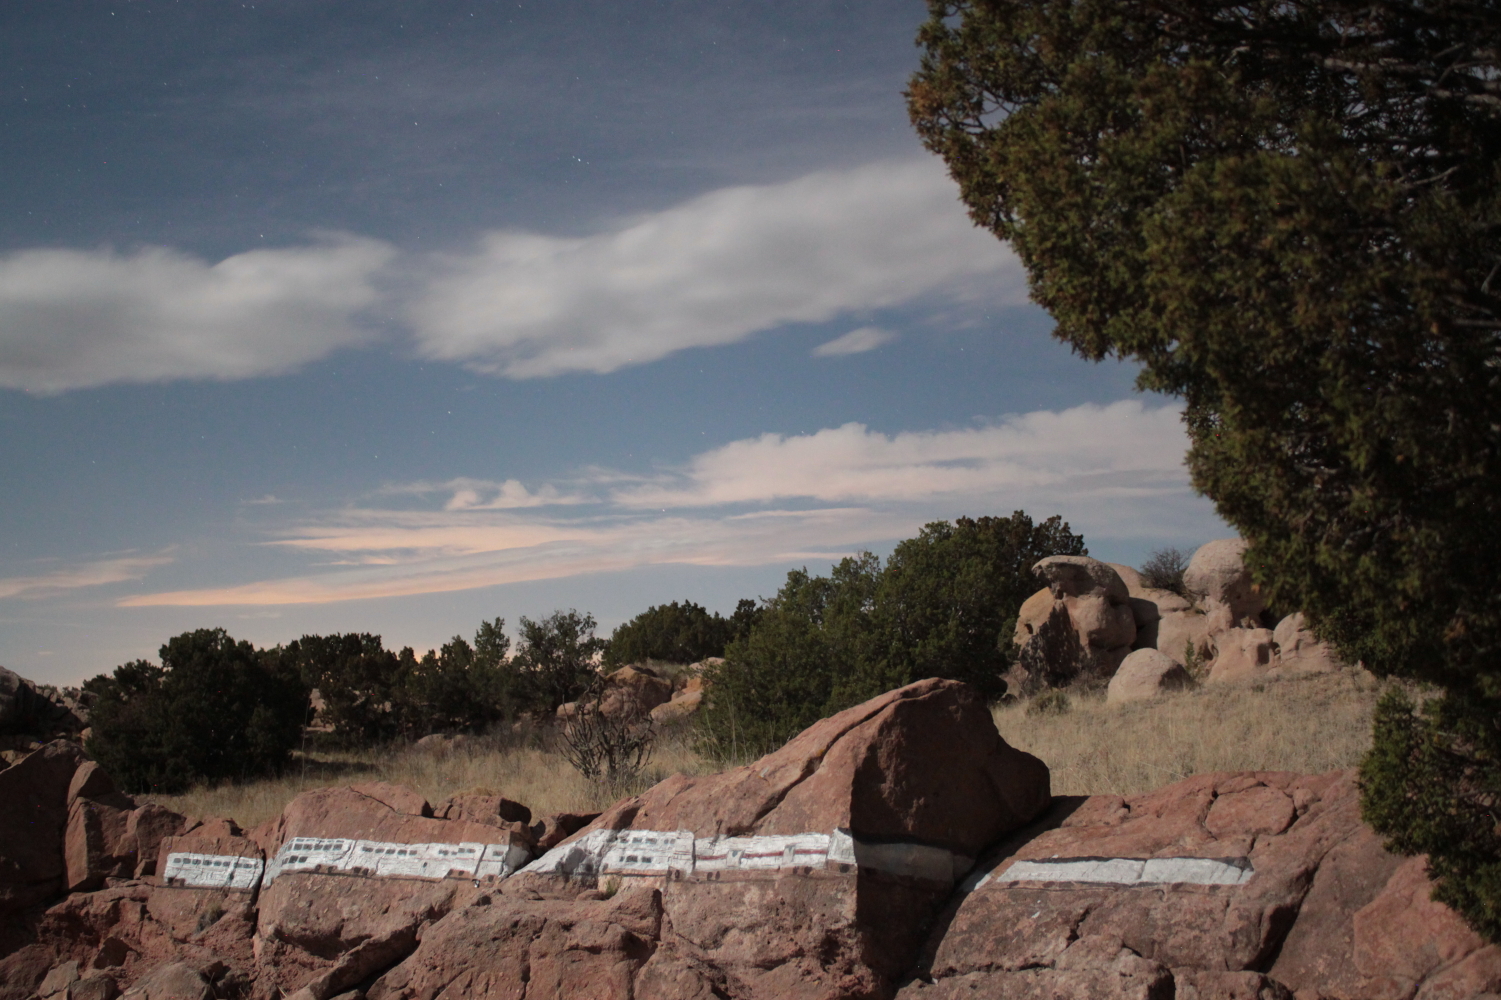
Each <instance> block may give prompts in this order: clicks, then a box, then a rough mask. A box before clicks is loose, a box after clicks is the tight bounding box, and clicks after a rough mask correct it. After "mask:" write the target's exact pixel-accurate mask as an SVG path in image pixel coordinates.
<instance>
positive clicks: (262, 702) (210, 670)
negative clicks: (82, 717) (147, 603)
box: [84, 629, 309, 793]
mask: <svg viewBox="0 0 1501 1000" xmlns="http://www.w3.org/2000/svg"><path fill="white" fill-rule="evenodd" d="M161 660H162V662H161V666H156V665H155V664H152V663H149V662H147V661H145V660H136V661H134V662H132V663H126V664H122V665H121V666H120V667H118V668H116V670H115V672H114V675H113V676H108V675H105V674H100V675H99V676H98V677H95V678H93V679H92V680H90V681H88V682H87V683H86V684H85V685H84V687H85V689H86V690H88V691H91V692H93V693H94V694H95V695H97V697H98V701H97V702H96V703H95V706H94V709H93V713H92V716H91V718H90V725H91V727H92V728H93V734H92V736H91V737H90V739H89V741H88V743H87V749H88V752H89V753H91V754H92V755H93V756H94V757H95V759H97V760H98V761H99V763H100V764H101V765H103V766H104V768H105V769H106V770H107V771H109V773H110V776H111V777H113V778H114V780H115V782H116V784H117V785H118V786H119V787H120V788H121V789H122V790H124V791H127V792H136V793H140V792H155V793H172V792H179V791H182V790H183V789H185V788H187V787H188V786H189V785H192V784H194V783H195V782H199V781H221V780H225V779H235V780H243V779H246V778H252V777H260V776H263V775H269V774H275V773H277V772H279V771H280V770H281V769H282V768H283V767H285V766H286V764H287V762H288V760H289V758H290V756H291V752H292V749H293V747H295V746H296V745H297V743H298V740H299V739H300V738H301V735H302V727H303V724H304V723H305V721H306V719H307V716H308V710H309V704H308V692H307V688H306V686H304V684H303V683H302V679H301V678H300V677H299V676H298V675H297V674H296V673H295V672H294V671H292V670H290V669H288V668H287V667H286V666H284V665H283V663H282V660H281V656H280V654H279V652H278V651H266V652H263V651H258V650H257V649H256V648H255V647H254V646H252V645H251V644H250V643H248V642H236V641H235V640H234V639H233V638H231V637H230V636H229V634H228V633H226V632H225V631H224V630H223V629H199V630H198V631H196V632H185V633H183V634H182V635H179V636H177V637H175V638H173V639H170V640H168V642H167V644H166V645H164V646H162V648H161Z"/></svg>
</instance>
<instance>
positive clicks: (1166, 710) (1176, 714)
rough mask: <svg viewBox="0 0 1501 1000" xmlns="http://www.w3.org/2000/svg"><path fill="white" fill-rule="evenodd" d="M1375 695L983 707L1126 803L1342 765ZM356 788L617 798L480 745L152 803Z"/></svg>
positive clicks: (1075, 777) (1303, 693) (206, 810)
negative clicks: (1185, 787) (1180, 784)
mask: <svg viewBox="0 0 1501 1000" xmlns="http://www.w3.org/2000/svg"><path fill="white" fill-rule="evenodd" d="M1379 694H1380V685H1379V684H1377V683H1376V682H1375V681H1373V680H1372V679H1371V678H1370V677H1369V675H1364V674H1357V673H1340V674H1336V675H1328V676H1318V677H1304V678H1289V679H1286V680H1281V681H1275V682H1271V683H1267V684H1265V685H1263V686H1261V687H1260V688H1259V689H1258V688H1251V687H1239V686H1236V687H1228V686H1227V687H1201V688H1197V689H1195V690H1192V691H1185V692H1182V693H1178V694H1173V695H1169V696H1167V697H1165V698H1163V699H1161V700H1158V701H1153V702H1138V703H1135V704H1130V705H1121V706H1106V705H1105V703H1104V700H1103V697H1102V695H1100V694H1095V695H1075V696H1074V697H1073V698H1072V699H1071V708H1070V710H1069V711H1068V712H1067V713H1065V714H1063V715H1039V714H1035V713H1033V714H1028V712H1027V709H1028V707H1029V704H1028V703H1026V702H1023V703H1019V704H1015V705H1009V706H1005V707H1002V708H998V709H996V711H995V720H996V726H997V727H998V728H999V729H1000V731H1001V735H1002V736H1004V737H1005V738H1006V740H1007V742H1009V743H1011V744H1012V745H1014V746H1018V747H1020V748H1022V749H1023V750H1027V751H1030V752H1031V753H1034V754H1036V755H1037V756H1038V757H1040V758H1042V760H1043V761H1045V762H1046V763H1047V764H1048V766H1049V767H1050V768H1051V770H1052V774H1053V792H1054V793H1055V794H1058V795H1087V794H1099V793H1105V792H1112V793H1115V794H1118V795H1131V794H1135V793H1137V792H1143V791H1147V790H1148V789H1152V788H1156V787H1159V786H1161V785H1166V784H1169V783H1171V782H1174V781H1177V780H1179V779H1180V778H1185V777H1187V776H1189V775H1191V774H1198V773H1202V772H1205V771H1241V770H1269V771H1270V770H1277V771H1281V770H1285V771H1304V772H1320V771H1328V770H1332V769H1334V768H1341V767H1353V766H1355V765H1356V764H1357V763H1359V761H1360V758H1361V756H1362V755H1363V754H1364V753H1365V751H1366V749H1367V748H1368V746H1369V745H1370V728H1371V712H1372V709H1373V708H1374V707H1375V704H1376V699H1377V697H1378V696H1379ZM713 770H716V768H715V766H714V765H713V764H711V763H710V762H708V761H706V760H704V759H703V758H701V757H699V756H697V755H696V754H695V753H694V752H693V751H692V749H691V746H690V745H689V744H688V743H687V742H686V741H684V740H681V739H678V740H668V741H665V742H664V743H663V744H662V745H661V746H660V747H659V749H658V752H657V755H656V757H655V759H654V760H653V761H652V763H651V767H650V769H649V773H648V774H647V775H645V776H643V780H642V781H641V782H639V783H638V785H639V786H640V787H645V786H646V785H649V784H651V783H653V782H655V781H659V780H661V779H662V778H664V777H666V776H667V775H669V774H673V773H676V772H683V773H687V774H702V773H706V772H709V771H713ZM359 781H392V782H397V783H399V784H403V785H407V786H410V787H412V788H415V789H416V790H417V791H419V792H421V793H422V794H423V795H425V796H426V797H427V799H428V801H430V802H434V803H437V802H440V801H442V800H443V799H445V798H447V797H448V796H450V795H453V794H454V793H456V792H464V791H476V790H479V791H485V792H489V793H491V794H500V795H505V796H507V797H508V798H512V799H515V800H517V801H519V802H524V803H526V805H527V806H529V807H530V808H531V810H532V812H533V813H534V814H536V815H538V816H541V815H545V814H548V813H554V812H575V811H577V812H591V811H595V810H598V809H601V808H603V807H604V806H605V805H608V804H609V803H610V802H612V801H614V800H615V799H616V798H617V797H619V795H620V793H621V790H618V789H610V788H604V787H601V786H600V785H598V784H594V783H591V782H589V781H586V780H585V779H584V778H582V777H580V776H579V775H578V774H577V773H576V772H575V771H574V770H573V769H572V768H571V767H570V766H569V765H568V764H567V762H566V761H564V760H563V758H562V757H560V756H558V755H557V754H554V753H548V752H545V751H543V750H540V749H536V748H529V747H521V748H517V747H509V748H508V747H505V746H502V745H500V744H499V743H498V742H490V741H484V740H481V741H477V744H476V745H475V746H473V747H471V748H466V749H463V750H459V751H457V752H454V753H451V754H429V753H423V752H420V751H412V750H406V751H396V752H391V751H385V752H369V753H363V754H340V755H315V756H312V757H309V758H308V759H306V760H304V761H302V762H300V764H299V770H298V771H297V772H296V773H293V774H290V775H287V776H285V777H283V778H280V779H277V780H271V781H257V782H251V783H248V784H245V785H238V786H224V787H220V788H201V789H197V790H194V791H192V792H189V793H188V794H186V795H174V796H158V797H155V798H153V799H151V801H156V802H160V803H162V804H163V805H165V806H167V807H168V808H170V809H174V810H176V811H177V812H180V813H185V814H189V815H199V816H205V815H207V816H228V817H232V818H233V819H235V820H236V821H238V822H239V823H240V824H241V825H242V826H245V827H247V828H249V827H251V826H255V825H256V824H259V823H261V822H263V821H264V820H267V819H270V818H271V817H273V816H275V815H276V814H277V813H278V812H280V811H281V808H282V806H283V805H284V804H285V803H286V802H288V801H289V800H291V799H292V798H293V797H294V796H296V795H297V794H298V793H299V792H302V791H305V790H307V789H309V788H317V787H320V786H323V785H330V784H348V783H352V782H359ZM635 790H636V789H634V788H633V789H626V790H625V791H626V792H631V791H635Z"/></svg>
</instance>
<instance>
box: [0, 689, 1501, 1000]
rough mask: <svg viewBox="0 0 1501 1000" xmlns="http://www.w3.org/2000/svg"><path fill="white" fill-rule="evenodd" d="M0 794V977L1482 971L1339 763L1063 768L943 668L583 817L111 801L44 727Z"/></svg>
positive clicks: (1126, 985)
mask: <svg viewBox="0 0 1501 1000" xmlns="http://www.w3.org/2000/svg"><path fill="white" fill-rule="evenodd" d="M0 801H3V802H5V803H6V804H7V806H8V807H9V808H8V809H7V810H6V811H4V812H0V921H3V925H0V1000H23V998H30V997H44V998H56V1000H81V998H85V997H87V998H98V1000H113V998H115V997H117V996H120V995H122V994H123V995H124V996H125V997H130V998H134V997H140V998H152V1000H178V998H183V1000H206V998H209V997H245V998H255V1000H273V998H280V997H292V998H296V1000H360V998H368V1000H437V998H440V997H442V998H455V997H474V998H497V1000H498V998H502V997H504V998H526V1000H546V998H563V997H567V998H602V1000H614V998H621V1000H626V998H632V1000H668V998H671V1000H697V998H701V1000H710V998H735V1000H762V998H765V1000H772V998H778V1000H780V998H807V1000H815V998H816V1000H836V998H850V1000H890V998H893V997H901V998H904V1000H914V998H931V1000H947V998H950V997H1007V998H1012V997H1019V998H1037V1000H1043V998H1047V1000H1055V998H1056V1000H1065V998H1080V1000H1084V998H1090V1000H1096V998H1104V1000H1111V998H1122V1000H1125V998H1143V1000H1146V998H1161V1000H1169V998H1173V997H1179V998H1201V997H1202V998H1210V997H1213V998H1246V1000H1252V998H1257V1000H1292V998H1293V997H1294V995H1296V996H1297V997H1298V998H1304V1000H1315V998H1327V1000H1357V998H1361V1000H1369V998H1376V997H1380V998H1390V1000H1438V998H1448V997H1453V998H1477V1000H1478V998H1481V997H1486V996H1487V994H1488V993H1494V992H1495V991H1497V990H1501V948H1497V947H1496V946H1493V945H1488V944H1486V943H1485V942H1483V941H1481V940H1480V939H1479V938H1477V937H1476V936H1475V935H1474V934H1473V933H1471V932H1470V931H1469V930H1467V929H1466V928H1465V927H1464V925H1463V924H1462V923H1461V922H1460V921H1459V919H1458V918H1457V917H1456V916H1455V915H1454V914H1453V913H1452V912H1451V911H1449V910H1448V909H1446V908H1445V907H1443V906H1442V905H1441V904H1438V903H1434V902H1433V901H1431V900H1430V899H1429V897H1428V893H1429V889H1430V886H1429V884H1428V882H1427V879H1426V878H1425V876H1424V866H1423V860H1422V859H1421V858H1416V859H1403V858H1399V857H1395V856H1393V855H1390V854H1388V853H1387V852H1386V851H1385V850H1384V849H1383V848H1382V845H1381V843H1380V840H1379V839H1378V838H1377V837H1376V836H1375V835H1374V834H1373V833H1372V832H1371V831H1370V830H1369V829H1368V828H1366V827H1365V826H1363V825H1362V823H1361V821H1360V817H1359V807H1358V797H1357V793H1356V789H1355V784H1354V781H1353V777H1352V775H1350V774H1349V773H1344V772H1339V773H1334V774H1328V775H1319V776H1306V775H1297V774H1285V773H1265V772H1254V773H1235V774H1212V775H1203V776H1200V777H1196V778H1192V779H1189V780H1187V781H1183V782H1179V783H1178V784H1176V785H1172V786H1169V787H1167V788H1163V789H1160V790H1158V791H1156V792H1153V793H1150V794H1147V795H1141V796H1136V797H1133V798H1130V799H1123V798H1120V797H1117V796H1094V797H1091V798H1077V797H1075V798H1054V797H1052V796H1051V795H1050V794H1049V783H1048V773H1047V768H1046V767H1045V766H1044V765H1043V764H1042V763H1041V762H1040V761H1038V760H1037V759H1036V758H1034V757H1032V756H1030V755H1028V754H1026V753H1023V752H1021V751H1019V750H1017V749H1015V748H1013V747H1010V746H1008V745H1007V744H1006V743H1005V741H1004V740H1002V739H1001V737H1000V735H999V734H998V733H997V732H996V730H995V727H994V724H993V722H992V720H991V716H990V713H989V711H988V709H987V707H986V706H985V705H984V704H983V702H982V701H981V700H980V698H979V697H978V696H977V695H976V693H975V692H974V691H973V690H972V689H970V688H968V687H967V686H965V685H963V684H959V683H957V682H953V681H942V680H926V681H921V682H918V683H916V684H913V685H909V686H908V687H905V688H902V689H899V690H897V691H892V692H888V693H887V694H884V695H882V696H880V697H878V698H875V699H873V700H871V701H869V702H867V703H865V704H863V705H860V706H857V707H855V708H852V709H849V710H847V711H845V712H842V713H840V714H838V715H835V716H833V717H831V718H828V719H825V720H823V721H821V722H819V723H817V724H816V725H814V726H813V727H811V728H809V729H808V730H806V731H805V732H803V733H802V734H801V735H799V736H798V737H796V738H795V739H794V740H793V741H792V742H790V743H788V744H787V745H786V746H784V747H783V748H782V749H780V750H778V751H776V752H775V753H773V754H770V755H768V756H766V757H763V758H762V759H760V760H758V761H756V762H755V763H753V764H750V765H748V766H745V767H740V768H735V769H732V770H729V771H725V772H723V773H720V774H713V775H705V776H699V777H687V776H682V775H679V776H675V777H672V778H669V779H668V780H666V781H664V782H662V783H660V784H658V785H657V786H655V787H654V788H652V789H650V790H648V791H647V792H645V793H644V794H642V795H640V796H636V797H632V798H628V799H625V800H622V801H621V802H618V803H616V804H615V805H614V806H613V807H611V808H610V809H609V810H607V811H606V812H604V813H602V814H600V815H598V816H596V817H582V816H569V817H550V818H546V819H543V820H538V821H535V822H534V821H533V817H532V816H531V813H530V811H529V810H527V809H526V807H525V806H523V805H522V804H520V803H517V802H513V801H511V800H509V799H505V798H504V797H502V796H498V795H489V794H485V795H481V794H470V795H460V796H455V797H453V798H451V799H449V800H448V801H446V802H443V803H440V804H438V805H436V806H434V805H432V804H430V803H428V802H427V801H425V800H424V799H423V798H422V796H420V795H417V794H416V793H414V792H412V791H410V790H409V789H406V788H403V787H401V786H397V785H389V784H383V783H378V782H377V783H370V784H364V785H355V786H350V787H341V788H324V789H318V790H315V791H311V792H307V793H304V794H303V795H300V796H298V797H297V798H296V799H295V800H293V801H292V802H291V803H289V804H288V805H287V807H286V808H285V809H284V810H283V812H282V813H281V815H279V816H278V817H276V818H275V819H273V820H271V821H270V822H268V823H266V824H263V825H262V826H260V827H258V828H256V829H254V830H249V831H245V830H242V829H240V828H239V827H237V826H236V825H234V824H233V823H232V822H229V821H227V820H196V819H189V818H183V817H178V816H175V815H174V814H171V813H168V812H166V810H161V809H160V808H159V807H155V806H136V805H135V804H134V803H132V802H131V801H130V800H129V799H128V798H127V797H125V796H122V795H120V794H119V793H118V792H116V791H115V790H114V789H113V788H112V787H111V786H110V785H109V782H108V779H107V776H105V775H104V774H103V772H102V771H100V770H99V769H98V767H97V766H96V765H95V764H94V763H93V762H92V761H89V760H87V759H86V758H84V757H83V756H82V754H81V753H80V752H79V751H78V750H77V748H76V747H73V746H71V745H70V744H66V743H61V742H59V743H54V744H50V745H48V746H47V747H44V748H43V749H41V750H38V751H36V752H34V753H32V754H31V755H30V756H28V757H27V758H26V759H25V760H23V761H22V762H21V763H19V764H18V765H16V766H15V767H12V768H10V769H9V770H7V771H4V772H0ZM90 816H92V817H93V819H89V818H88V817H90ZM153 838H154V839H153ZM148 857H149V860H148ZM1488 1000H1489V998H1488Z"/></svg>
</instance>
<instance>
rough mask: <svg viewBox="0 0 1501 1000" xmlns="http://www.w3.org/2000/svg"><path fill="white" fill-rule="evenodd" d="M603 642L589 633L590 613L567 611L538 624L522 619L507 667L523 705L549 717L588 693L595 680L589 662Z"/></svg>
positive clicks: (593, 658)
mask: <svg viewBox="0 0 1501 1000" xmlns="http://www.w3.org/2000/svg"><path fill="white" fill-rule="evenodd" d="M605 643H606V640H604V639H599V638H596V637H595V635H594V616H593V615H581V614H579V613H578V612H577V611H575V610H573V609H571V608H570V609H569V610H567V611H554V612H553V613H552V614H550V615H548V616H547V617H546V618H544V619H542V620H541V621H532V620H531V619H530V618H527V617H526V616H524V615H523V616H522V618H521V641H520V643H519V645H518V647H517V650H516V655H515V656H514V657H512V659H511V667H512V669H513V670H514V671H515V673H516V684H517V685H518V690H519V692H520V694H521V698H522V699H523V702H524V704H525V705H526V707H527V708H528V709H530V710H532V711H537V712H544V713H547V714H551V713H553V712H555V711H557V708H558V706H559V705H561V704H563V703H564V702H568V701H573V700H575V699H576V698H578V696H579V695H581V694H583V693H584V692H585V691H587V690H588V689H589V686H590V685H591V684H592V683H593V682H594V679H595V677H596V676H598V671H597V670H596V669H595V662H594V661H595V658H596V657H597V656H598V655H599V654H600V652H601V651H602V650H603V649H604V647H605Z"/></svg>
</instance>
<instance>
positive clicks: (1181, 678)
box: [1105, 649, 1193, 705]
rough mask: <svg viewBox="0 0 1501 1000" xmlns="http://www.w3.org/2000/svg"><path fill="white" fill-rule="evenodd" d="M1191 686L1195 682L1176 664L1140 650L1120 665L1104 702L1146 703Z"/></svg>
mask: <svg viewBox="0 0 1501 1000" xmlns="http://www.w3.org/2000/svg"><path fill="white" fill-rule="evenodd" d="M1192 685H1193V678H1192V677H1190V676H1189V675H1188V671H1187V670H1184V669H1183V665H1182V664H1181V663H1179V662H1178V661H1177V660H1175V659H1173V658H1172V657H1170V656H1166V655H1164V654H1162V653H1160V652H1158V651H1157V650H1155V649H1138V650H1136V651H1135V652H1133V653H1131V655H1129V656H1127V657H1126V658H1125V659H1124V660H1123V661H1121V665H1120V669H1118V670H1117V671H1116V672H1115V676H1114V677H1112V678H1110V686H1109V687H1108V688H1106V689H1105V701H1106V702H1107V703H1108V704H1112V705H1114V704H1119V703H1121V702H1126V701H1144V700H1147V699H1150V698H1156V697H1157V696H1158V695H1160V694H1162V693H1163V692H1165V691H1181V690H1182V689H1183V688H1186V687H1191V686H1192Z"/></svg>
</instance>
